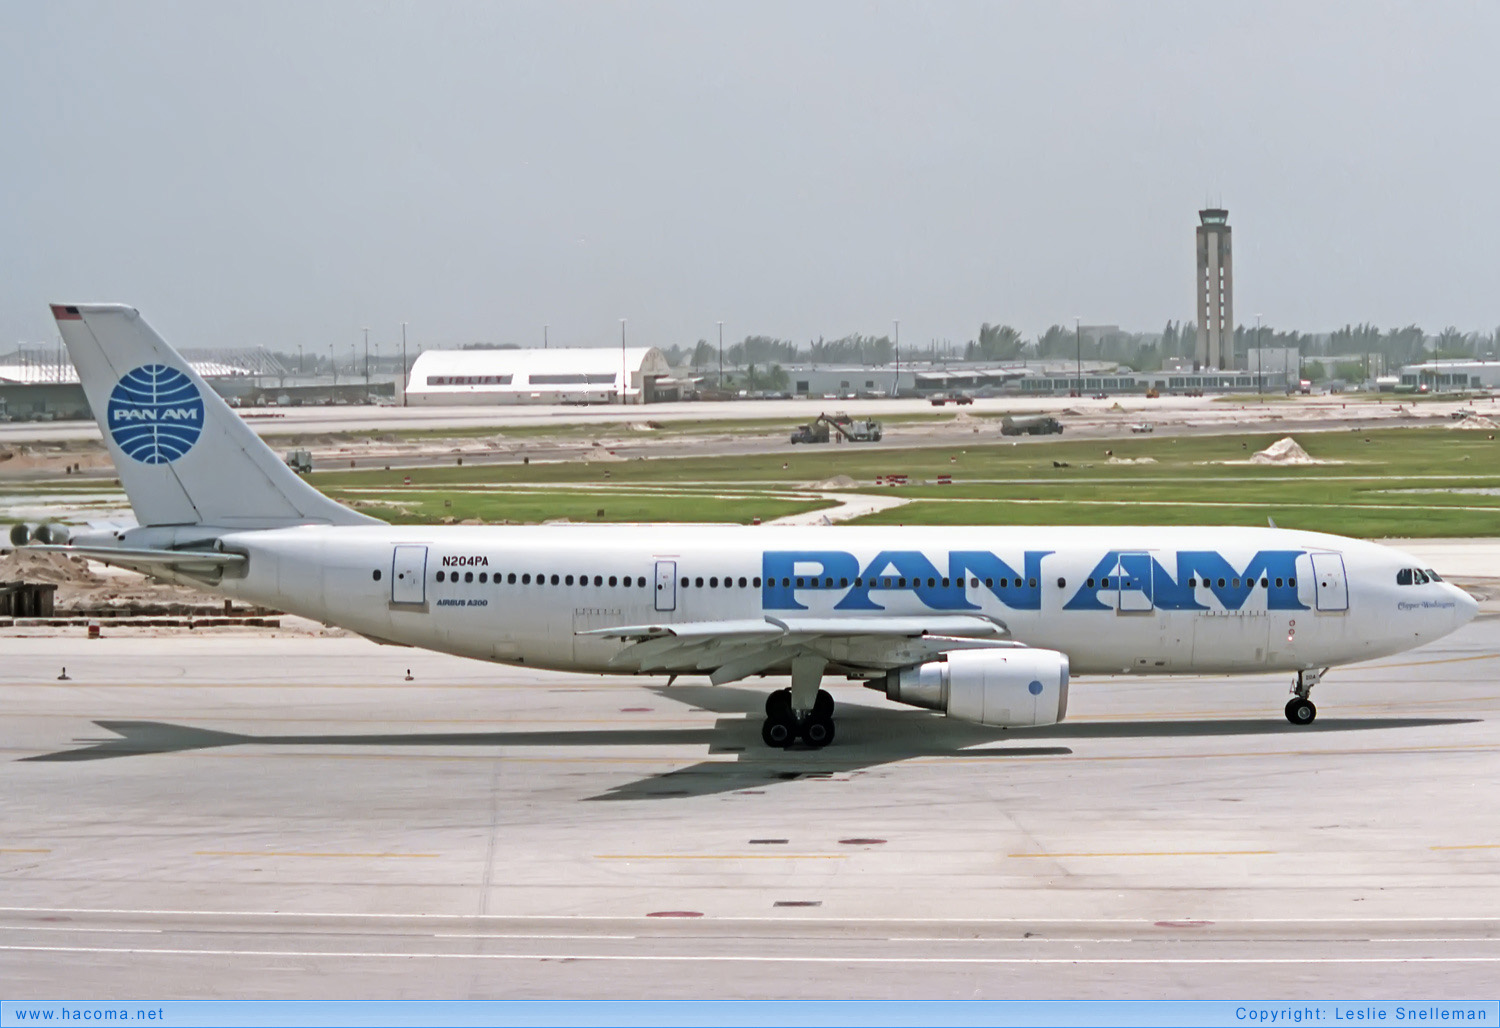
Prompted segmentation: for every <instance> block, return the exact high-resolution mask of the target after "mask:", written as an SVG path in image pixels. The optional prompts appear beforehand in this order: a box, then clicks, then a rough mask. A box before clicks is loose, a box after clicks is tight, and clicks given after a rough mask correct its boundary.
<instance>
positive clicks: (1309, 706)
mask: <svg viewBox="0 0 1500 1028" xmlns="http://www.w3.org/2000/svg"><path fill="white" fill-rule="evenodd" d="M1327 671H1328V669H1327V668H1326V667H1320V668H1311V669H1309V670H1306V671H1298V672H1297V677H1296V678H1295V679H1294V680H1293V681H1292V698H1291V699H1289V700H1287V702H1286V719H1287V720H1288V721H1290V722H1291V723H1292V724H1294V725H1310V724H1312V723H1313V719H1314V718H1316V717H1317V716H1318V708H1317V707H1315V706H1313V701H1312V700H1310V699H1308V695H1309V694H1310V693H1311V692H1312V691H1313V686H1315V685H1317V684H1318V683H1319V682H1320V681H1322V679H1323V675H1324V674H1326V673H1327Z"/></svg>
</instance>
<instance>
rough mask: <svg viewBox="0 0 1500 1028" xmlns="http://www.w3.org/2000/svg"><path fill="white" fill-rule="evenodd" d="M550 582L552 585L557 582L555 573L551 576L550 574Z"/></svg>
mask: <svg viewBox="0 0 1500 1028" xmlns="http://www.w3.org/2000/svg"><path fill="white" fill-rule="evenodd" d="M552 584H553V585H556V584H557V576H556V575H553V576H552Z"/></svg>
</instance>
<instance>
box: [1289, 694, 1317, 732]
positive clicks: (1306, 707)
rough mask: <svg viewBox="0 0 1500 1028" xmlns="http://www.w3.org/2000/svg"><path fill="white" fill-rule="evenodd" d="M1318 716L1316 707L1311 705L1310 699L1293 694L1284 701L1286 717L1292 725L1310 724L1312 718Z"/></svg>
mask: <svg viewBox="0 0 1500 1028" xmlns="http://www.w3.org/2000/svg"><path fill="white" fill-rule="evenodd" d="M1317 716H1318V708H1317V707H1315V706H1313V702H1312V700H1308V699H1303V698H1302V697H1300V696H1293V697H1292V698H1291V699H1289V700H1287V703H1286V719H1287V720H1288V721H1290V722H1291V723H1292V724H1294V725H1310V724H1312V723H1313V718H1315V717H1317Z"/></svg>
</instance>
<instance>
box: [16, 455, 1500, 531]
mask: <svg viewBox="0 0 1500 1028" xmlns="http://www.w3.org/2000/svg"><path fill="white" fill-rule="evenodd" d="M1282 434H1283V433H1280V432H1257V433H1254V434H1246V435H1240V436H1177V437H1170V436H1162V437H1159V438H1158V437H1129V438H1125V439H1114V440H1080V439H1069V438H1066V437H1064V438H1058V437H1051V438H1048V439H1044V440H1039V441H1025V442H1020V443H1015V442H1011V441H1009V440H1006V441H1001V440H1000V439H998V438H997V437H996V436H995V435H994V434H990V435H987V436H985V437H982V438H981V437H976V439H975V440H974V441H968V442H965V443H964V444H963V445H962V446H955V445H947V446H938V447H929V448H922V449H885V448H882V447H881V446H879V445H878V444H877V445H858V444H843V445H832V444H829V445H824V446H818V447H809V448H807V449H805V450H803V449H801V448H799V449H798V451H797V452H794V453H791V454H758V455H757V454H751V455H744V456H733V457H724V456H717V457H689V458H670V459H668V458H662V459H653V460H630V461H619V462H608V463H602V462H601V463H590V462H585V461H581V460H572V461H560V462H556V463H537V464H530V465H522V464H503V465H485V466H475V465H466V466H462V467H458V466H443V467H429V468H412V469H396V470H392V471H380V470H358V471H328V472H319V473H317V474H315V475H313V476H312V479H313V484H314V485H316V486H317V487H318V488H320V489H323V490H324V491H327V492H329V493H330V494H331V495H333V496H335V497H336V498H338V499H342V500H346V501H353V500H359V501H371V500H386V501H392V502H394V503H396V504H398V506H396V507H389V506H384V505H380V506H374V507H370V508H367V509H369V510H370V511H371V513H374V514H376V515H377V516H380V517H384V518H387V519H389V520H395V521H399V522H403V523H416V522H421V523H426V522H437V521H441V520H442V519H443V518H446V517H451V518H454V519H456V520H459V521H462V520H466V519H470V518H478V519H481V520H484V521H487V522H498V521H516V522H536V521H542V520H547V519H549V518H556V517H566V518H569V519H571V520H576V521H739V522H745V521H749V520H751V519H752V518H755V517H759V518H761V519H763V520H769V519H771V518H774V517H779V516H782V515H785V514H790V513H793V512H797V511H805V510H814V509H818V507H819V506H820V505H821V504H820V501H816V500H812V499H808V498H806V496H805V495H800V496H799V495H797V493H796V489H795V487H799V486H802V485H805V484H806V483H808V482H814V481H818V480H822V479H826V478H830V477H832V476H834V475H838V474H844V475H849V476H851V477H853V478H855V479H856V480H858V481H859V482H861V483H862V485H861V486H860V487H859V488H860V489H861V490H863V491H866V492H872V493H873V492H878V493H881V494H882V495H896V496H901V497H903V498H906V499H910V500H912V501H913V502H911V503H909V504H907V505H905V506H902V507H899V508H896V509H893V510H890V511H885V512H882V513H880V514H877V515H874V516H871V517H869V518H867V519H865V522H866V523H870V524H938V525H942V524H1023V525H1031V524H1164V525H1188V524H1234V525H1264V524H1265V523H1266V519H1267V518H1268V517H1271V518H1274V519H1275V520H1276V523H1277V524H1278V525H1281V526H1283V527H1294V528H1307V529H1317V530H1323V531H1331V532H1336V533H1339V534H1344V535H1355V536H1369V537H1380V536H1392V535H1397V536H1462V535H1476V536H1493V535H1500V495H1496V496H1485V495H1474V494H1462V493H1453V492H1448V493H1444V492H1435V493H1409V492H1399V491H1393V490H1401V489H1408V488H1422V489H1439V490H1441V489H1458V488H1494V489H1500V440H1495V439H1491V438H1489V437H1490V435H1491V433H1489V432H1486V431H1474V430H1463V431H1456V430H1452V429H1448V428H1397V429H1381V430H1377V431H1365V430H1348V429H1339V430H1334V431H1326V432H1306V433H1300V434H1298V436H1297V439H1298V441H1299V442H1300V443H1301V444H1302V446H1303V447H1304V448H1305V449H1306V450H1307V451H1308V452H1309V453H1310V454H1312V455H1313V456H1314V457H1320V458H1324V459H1330V460H1340V461H1345V462H1346V463H1343V464H1337V465H1319V466H1308V467H1278V466H1261V465H1245V464H1224V463H1220V462H1222V461H1227V460H1244V459H1246V458H1248V457H1249V456H1250V454H1252V453H1253V452H1255V451H1256V450H1258V449H1262V448H1264V447H1265V446H1267V445H1269V444H1270V443H1272V442H1274V441H1275V440H1276V439H1278V438H1279V437H1280V436H1281V435H1282ZM1111 455H1113V456H1115V457H1118V458H1138V457H1150V458H1152V459H1153V460H1154V461H1155V463H1151V464H1111V463H1109V457H1110V456H1111ZM1058 464H1061V465H1065V466H1061V467H1059V466H1055V465H1058ZM887 474H905V475H908V476H910V479H911V482H912V484H911V485H908V486H904V487H901V488H899V489H890V488H886V487H876V486H875V485H874V484H873V480H874V478H875V476H876V475H882V476H883V475H887ZM940 474H951V475H952V476H953V478H954V484H952V485H949V486H939V485H936V484H932V483H933V481H934V479H935V478H936V477H937V476H938V475H940ZM408 476H409V477H410V478H411V480H412V484H411V485H409V486H407V485H404V484H403V480H404V479H405V478H406V477H408ZM65 488H66V489H80V490H84V491H88V492H96V491H98V492H102V491H107V488H106V487H104V486H102V485H100V484H96V483H90V484H84V483H72V482H70V483H67V485H66V486H63V485H62V484H61V483H36V482H28V483H26V484H25V485H24V486H20V485H19V484H18V487H17V488H15V489H14V490H7V491H12V492H15V493H26V492H31V491H32V490H35V491H37V492H50V491H55V490H61V489H65ZM445 501H446V504H447V505H445ZM601 508H602V509H603V510H604V512H605V513H604V515H603V516H602V517H600V516H599V515H598V514H597V512H598V510H599V509H601Z"/></svg>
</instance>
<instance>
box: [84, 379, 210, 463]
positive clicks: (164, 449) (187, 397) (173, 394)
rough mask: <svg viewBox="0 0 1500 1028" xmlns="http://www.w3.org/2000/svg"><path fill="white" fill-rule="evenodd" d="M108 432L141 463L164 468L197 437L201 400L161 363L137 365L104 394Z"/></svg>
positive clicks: (188, 384) (189, 382)
mask: <svg viewBox="0 0 1500 1028" xmlns="http://www.w3.org/2000/svg"><path fill="white" fill-rule="evenodd" d="M107 417H108V419H109V434H110V436H111V437H113V439H114V441H115V445H117V446H119V447H120V449H122V450H124V451H125V455H126V456H127V457H130V458H131V459H132V460H138V461H140V462H141V463H142V464H170V463H172V461H174V460H176V459H177V458H178V457H181V456H182V455H183V454H185V453H187V452H188V451H189V450H191V449H192V448H193V444H194V443H196V442H197V441H198V437H199V436H200V435H202V434H203V397H202V396H201V395H200V394H199V392H198V387H197V386H195V385H193V382H192V380H191V379H190V378H188V377H187V376H186V375H184V374H183V373H182V372H180V371H178V370H177V369H176V368H169V367H167V366H166V365H165V364H142V365H141V366H140V367H138V368H136V369H135V370H134V371H130V372H127V373H126V375H125V377H124V378H122V379H120V381H119V382H117V383H116V384H115V388H114V391H113V392H112V393H110V394H109V408H108V412H107Z"/></svg>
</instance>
